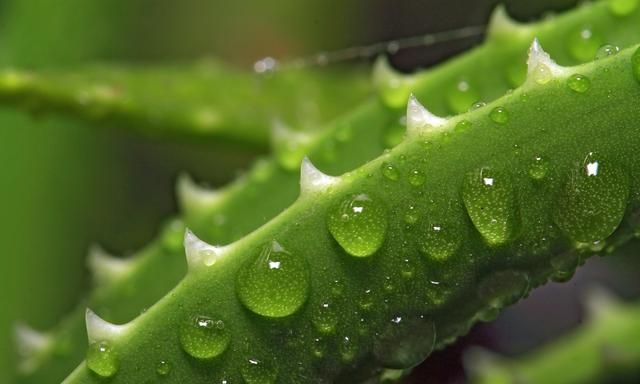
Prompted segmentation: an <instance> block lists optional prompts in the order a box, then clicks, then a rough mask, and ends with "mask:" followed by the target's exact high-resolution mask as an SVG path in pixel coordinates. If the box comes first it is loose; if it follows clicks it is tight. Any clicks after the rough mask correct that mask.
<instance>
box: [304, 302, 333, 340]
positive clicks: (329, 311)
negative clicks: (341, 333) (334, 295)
mask: <svg viewBox="0 0 640 384" xmlns="http://www.w3.org/2000/svg"><path fill="white" fill-rule="evenodd" d="M311 322H312V323H313V326H314V327H315V329H316V330H317V331H318V332H320V333H322V334H324V335H329V334H332V333H334V332H335V330H336V326H337V325H338V313H337V312H336V309H335V305H334V304H333V303H332V302H330V301H325V302H322V303H321V304H320V305H319V306H317V307H316V308H314V310H313V314H312V316H311Z"/></svg>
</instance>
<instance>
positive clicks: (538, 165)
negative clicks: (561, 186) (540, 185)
mask: <svg viewBox="0 0 640 384" xmlns="http://www.w3.org/2000/svg"><path fill="white" fill-rule="evenodd" d="M548 172H549V163H548V162H547V160H546V159H545V158H544V157H542V156H534V158H533V160H532V161H531V164H530V165H529V171H528V173H529V177H531V178H532V179H533V180H536V181H540V180H543V179H544V178H546V177H547V173H548Z"/></svg>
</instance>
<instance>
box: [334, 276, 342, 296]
mask: <svg viewBox="0 0 640 384" xmlns="http://www.w3.org/2000/svg"><path fill="white" fill-rule="evenodd" d="M342 295H344V281H342V280H340V279H336V280H333V281H332V282H331V296H333V297H341V296H342Z"/></svg>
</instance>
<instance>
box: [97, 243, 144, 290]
mask: <svg viewBox="0 0 640 384" xmlns="http://www.w3.org/2000/svg"><path fill="white" fill-rule="evenodd" d="M132 264H133V263H132V260H127V259H121V258H118V257H114V256H112V255H110V254H108V253H107V252H106V251H105V250H104V249H102V248H101V247H100V246H98V245H92V246H91V247H90V248H89V256H88V258H87V265H88V267H89V270H91V273H92V274H93V276H94V278H95V280H96V283H98V284H107V283H109V282H111V281H113V280H115V279H117V278H119V277H120V276H122V275H123V274H125V273H127V271H128V270H130V269H131V266H132Z"/></svg>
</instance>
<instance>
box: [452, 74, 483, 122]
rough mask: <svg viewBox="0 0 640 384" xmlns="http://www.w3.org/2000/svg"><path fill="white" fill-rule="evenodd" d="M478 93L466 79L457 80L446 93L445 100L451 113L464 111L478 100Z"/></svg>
mask: <svg viewBox="0 0 640 384" xmlns="http://www.w3.org/2000/svg"><path fill="white" fill-rule="evenodd" d="M479 97H480V95H479V94H478V92H477V91H476V90H475V88H473V87H472V86H471V85H470V84H469V83H468V82H467V81H466V80H461V81H459V82H458V83H457V84H456V85H455V86H454V87H452V88H451V90H450V91H449V93H448V95H447V102H448V104H449V109H450V110H451V112H452V113H455V114H459V113H462V112H466V111H467V110H468V109H469V106H470V105H472V104H473V103H474V102H475V101H477V100H478V98H479Z"/></svg>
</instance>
